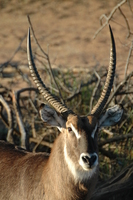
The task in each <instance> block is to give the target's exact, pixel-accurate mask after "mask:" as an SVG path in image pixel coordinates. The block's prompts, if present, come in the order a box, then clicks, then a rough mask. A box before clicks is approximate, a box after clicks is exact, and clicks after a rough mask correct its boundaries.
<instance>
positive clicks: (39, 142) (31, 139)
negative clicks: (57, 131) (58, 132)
mask: <svg viewBox="0 0 133 200" xmlns="http://www.w3.org/2000/svg"><path fill="white" fill-rule="evenodd" d="M29 141H30V142H35V143H38V144H41V145H44V146H47V147H49V148H52V147H53V143H50V142H46V141H40V140H39V139H37V138H30V139H29Z"/></svg>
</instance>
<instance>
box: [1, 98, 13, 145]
mask: <svg viewBox="0 0 133 200" xmlns="http://www.w3.org/2000/svg"><path fill="white" fill-rule="evenodd" d="M0 103H1V104H2V106H3V107H4V108H5V110H6V112H7V116H8V117H7V118H8V133H7V141H8V142H10V143H13V138H12V133H13V114H12V111H11V109H10V107H9V105H8V103H7V102H6V101H5V99H4V98H3V97H2V95H0ZM1 112H2V111H1Z"/></svg>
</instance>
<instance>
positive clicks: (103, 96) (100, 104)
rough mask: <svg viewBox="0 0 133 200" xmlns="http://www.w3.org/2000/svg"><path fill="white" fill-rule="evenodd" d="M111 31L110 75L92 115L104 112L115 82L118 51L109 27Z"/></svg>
mask: <svg viewBox="0 0 133 200" xmlns="http://www.w3.org/2000/svg"><path fill="white" fill-rule="evenodd" d="M109 30H110V36H111V48H110V63H109V68H108V74H107V78H106V82H105V85H104V88H103V91H102V94H101V97H100V98H99V100H98V102H97V104H96V105H95V106H94V108H93V109H92V111H91V114H92V115H96V116H99V115H100V113H101V112H102V110H103V108H104V106H105V104H106V102H107V100H108V98H109V95H110V92H111V89H112V85H113V81H114V75H115V68H116V49H115V41H114V36H113V33H112V30H111V27H110V25H109Z"/></svg>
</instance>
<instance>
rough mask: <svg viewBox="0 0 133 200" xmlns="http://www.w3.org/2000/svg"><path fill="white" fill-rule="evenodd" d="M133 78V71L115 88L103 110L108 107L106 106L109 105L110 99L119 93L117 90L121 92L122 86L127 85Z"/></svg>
mask: <svg viewBox="0 0 133 200" xmlns="http://www.w3.org/2000/svg"><path fill="white" fill-rule="evenodd" d="M132 76H133V71H132V72H131V73H130V74H129V75H127V77H126V78H125V79H124V80H123V81H122V82H120V83H119V85H118V86H117V87H116V89H115V91H114V92H113V93H112V94H111V95H110V97H109V100H108V102H107V104H106V105H105V108H107V107H108V105H109V104H110V102H111V101H112V99H113V98H114V96H115V95H116V94H117V93H118V92H119V90H121V89H122V88H123V86H124V85H125V84H126V83H127V81H128V80H129V79H130V78H131V77H132Z"/></svg>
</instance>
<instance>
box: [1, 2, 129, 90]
mask: <svg viewBox="0 0 133 200" xmlns="http://www.w3.org/2000/svg"><path fill="white" fill-rule="evenodd" d="M2 2H3V4H2ZM119 2H121V1H118V0H113V1H109V0H101V1H99V0H93V1H92V0H84V1H80V0H79V1H78V0H73V1H72V0H70V1H68V0H64V1H63V0H55V1H51V0H49V1H48V0H44V1H30V0H27V1H16V0H12V1H1V3H0V6H1V10H0V15H1V16H0V63H4V62H6V61H7V60H8V59H10V58H11V56H12V55H13V53H14V52H15V50H16V48H17V47H18V46H19V43H20V41H21V39H22V38H23V37H24V36H25V35H26V34H27V30H28V27H29V24H28V20H27V15H30V18H31V21H32V24H33V27H34V30H35V34H36V37H37V38H38V41H39V42H40V44H41V46H42V48H43V49H44V50H45V51H47V49H48V48H49V55H50V59H51V63H52V65H53V67H55V66H56V67H59V68H60V69H75V68H76V69H77V70H85V69H87V70H90V69H91V70H92V69H96V70H99V69H100V68H101V67H103V66H106V67H107V66H108V62H109V47H110V36H109V30H108V27H107V26H106V27H105V28H104V29H103V30H102V31H101V32H100V33H99V34H98V36H97V37H96V38H95V39H93V36H94V35H95V32H96V31H97V30H98V28H99V27H100V23H99V18H100V16H101V15H102V14H107V15H109V13H110V12H111V11H112V9H113V8H114V7H115V6H116V5H117V4H118V3H119ZM132 6H133V3H132V2H131V8H132ZM121 9H122V11H123V13H124V15H125V16H126V17H127V20H128V22H129V25H130V29H131V32H132V29H133V28H132V19H133V15H132V13H131V11H130V9H129V6H128V4H127V3H125V4H124V5H123V6H122V7H121ZM104 22H105V20H104ZM110 24H111V26H112V29H113V33H114V36H115V41H116V48H117V71H116V72H117V74H119V77H123V76H124V72H125V64H126V60H127V56H128V52H129V49H130V45H131V40H132V35H131V36H130V37H129V38H127V35H128V29H127V26H126V23H125V19H124V17H123V16H122V15H121V14H120V11H119V10H117V11H116V12H115V14H114V15H113V20H112V21H111V22H110ZM22 47H23V49H24V50H26V38H25V39H24V41H23V43H22ZM35 50H37V47H36V49H35ZM12 62H17V63H19V65H27V57H26V53H25V52H24V51H19V52H18V53H17V54H16V55H15V57H14V58H13V60H12ZM131 70H132V60H131V62H130V65H129V68H128V72H130V71H131ZM1 81H2V82H3V81H4V80H2V79H1ZM21 87H22V85H21Z"/></svg>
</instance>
